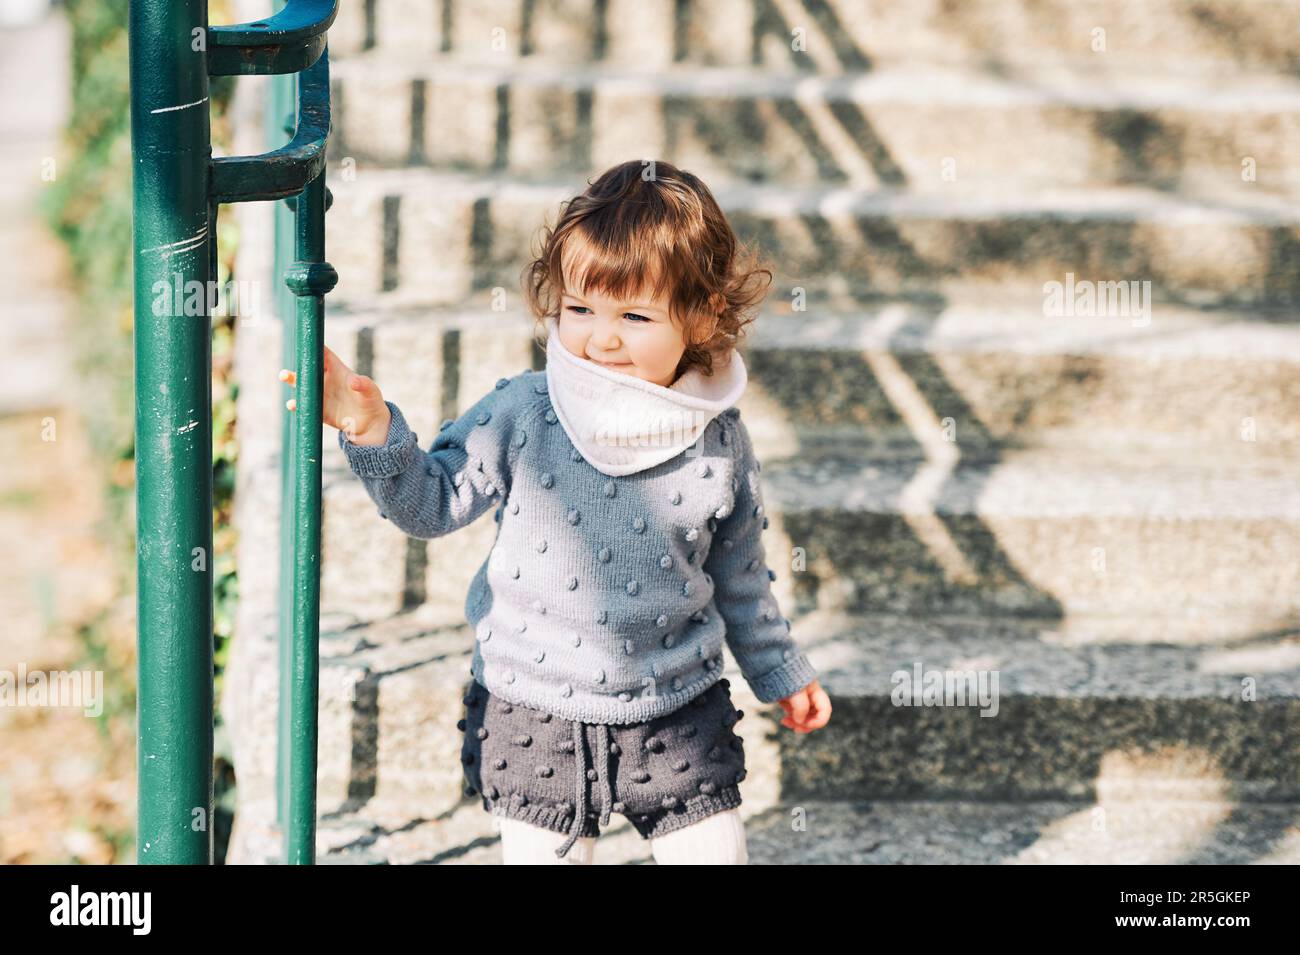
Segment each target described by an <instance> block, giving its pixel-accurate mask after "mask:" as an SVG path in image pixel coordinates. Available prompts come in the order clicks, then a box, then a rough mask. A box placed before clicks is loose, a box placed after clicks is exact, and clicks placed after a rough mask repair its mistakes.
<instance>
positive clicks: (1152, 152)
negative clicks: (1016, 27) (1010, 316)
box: [330, 8, 1300, 196]
mask: <svg viewBox="0 0 1300 955" xmlns="http://www.w3.org/2000/svg"><path fill="white" fill-rule="evenodd" d="M1298 9H1300V8H1298ZM331 79H332V84H333V109H334V126H333V133H332V136H331V139H330V160H331V161H332V162H337V161H341V160H343V159H345V158H349V159H352V160H354V161H356V162H357V163H361V164H365V165H366V166H368V167H370V166H376V165H378V166H403V165H408V164H411V165H417V166H425V165H432V166H437V167H439V168H444V169H461V170H464V171H468V172H478V173H489V172H500V171H505V172H508V173H509V174H511V175H512V176H515V177H518V178H520V179H523V180H531V181H537V180H545V179H547V178H554V177H564V176H569V175H572V174H574V173H575V172H581V173H584V174H590V175H595V174H598V173H599V172H600V171H602V170H604V169H606V168H608V167H609V166H611V165H614V164H615V163H618V162H622V161H623V160H625V159H627V158H628V157H635V156H641V157H646V158H651V157H653V158H657V159H664V160H668V161H670V162H673V163H676V164H677V165H679V166H682V167H683V168H686V169H689V170H690V171H691V172H694V173H695V174H697V175H699V176H701V177H702V178H703V179H704V180H705V181H706V182H708V183H709V184H710V185H711V186H718V185H721V184H723V183H725V182H728V181H731V180H738V181H741V182H750V181H754V182H758V181H770V182H777V183H780V184H781V185H782V186H783V187H788V186H793V185H799V186H811V185H840V186H851V187H855V188H873V189H879V188H886V189H900V188H904V187H905V188H907V189H908V190H911V191H917V192H926V193H935V194H940V195H952V194H955V193H960V192H961V191H963V190H967V189H972V188H975V189H978V188H981V187H983V188H995V189H996V188H1000V187H1005V185H1006V184H1008V183H1014V184H1015V188H1016V189H1017V191H1032V190H1034V189H1038V188H1089V187H1090V188H1099V187H1107V186H1115V185H1143V186H1148V187H1152V188H1159V189H1163V190H1178V191H1180V192H1182V193H1184V194H1202V195H1219V196H1232V195H1235V194H1238V193H1255V192H1261V191H1263V192H1291V193H1294V192H1295V191H1297V189H1298V188H1300V174H1297V173H1295V171H1294V170H1293V168H1292V166H1293V164H1292V163H1291V162H1290V144H1291V142H1292V140H1293V139H1294V136H1295V130H1296V127H1297V123H1300V82H1297V81H1296V80H1295V78H1294V77H1292V76H1270V75H1258V76H1242V77H1233V78H1230V79H1223V78H1217V77H1208V76H1205V77H1203V76H1195V77H1183V76H1171V75H1168V74H1164V73H1151V72H1142V73H1134V72H1132V71H1126V72H1125V73H1124V74H1122V75H1117V76H1109V75H1103V76H1102V77H1100V78H1099V77H1097V76H1096V75H1094V74H1093V73H1091V72H1088V71H1081V70H1078V69H1068V68H1062V67H1061V66H1060V65H1053V66H1052V67H1050V68H1040V69H1037V70H1030V71H1021V72H1018V73H1016V74H1014V75H1007V74H1003V73H989V72H984V71H981V70H979V69H976V68H973V67H965V68H962V67H959V66H954V65H951V64H947V63H945V64H942V65H938V64H929V63H919V62H908V63H904V64H899V65H886V66H882V67H879V68H876V69H872V70H871V71H869V72H865V73H861V74H854V75H842V76H821V75H813V76H800V75H788V74H779V73H771V72H766V71H763V70H761V69H754V68H744V67H735V68H717V67H689V66H685V67H677V68H675V69H673V70H672V71H668V72H663V73H648V72H646V70H645V69H643V68H635V67H632V66H619V65H612V66H600V67H592V66H580V67H574V66H571V65H568V64H560V63H554V62H548V61H540V62H539V61H536V60H532V59H525V60H523V61H519V62H512V63H509V64H504V65H503V64H500V63H494V62H493V61H492V60H491V59H486V60H480V61H477V62H473V63H461V62H456V61H453V60H447V59H445V58H442V57H429V56H425V55H420V56H418V57H415V56H405V57H403V56H401V55H394V54H393V52H392V51H391V50H388V49H377V50H373V51H370V52H368V53H365V54H362V55H359V56H356V57H353V58H351V59H345V60H343V61H341V62H340V63H338V64H337V65H336V66H332V68H331ZM1028 143H1032V144H1033V148H1031V149H1030V148H1025V147H1026V144H1028ZM1245 157H1250V160H1251V162H1252V163H1253V166H1254V175H1253V177H1252V178H1250V179H1249V180H1247V181H1243V159H1244V158H1245Z"/></svg>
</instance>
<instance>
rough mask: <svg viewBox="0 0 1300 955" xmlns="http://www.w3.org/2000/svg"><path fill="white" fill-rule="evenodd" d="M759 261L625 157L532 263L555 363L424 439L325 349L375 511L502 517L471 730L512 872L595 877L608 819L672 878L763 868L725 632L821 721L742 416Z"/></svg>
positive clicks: (697, 199) (687, 196)
mask: <svg viewBox="0 0 1300 955" xmlns="http://www.w3.org/2000/svg"><path fill="white" fill-rule="evenodd" d="M752 264H753V263H752V262H751V261H750V256H749V254H748V252H747V251H745V250H742V249H741V247H740V245H739V243H738V241H737V238H736V236H735V234H734V232H733V231H732V229H731V226H730V224H729V223H728V222H727V219H726V217H725V216H724V215H723V213H722V211H721V209H720V208H719V207H718V204H717V202H716V201H715V199H714V197H713V195H712V193H710V191H709V190H708V188H707V187H706V186H705V185H704V184H703V183H702V182H701V181H700V180H699V179H698V178H697V177H695V176H693V175H692V174H690V173H688V172H685V171H683V170H680V169H678V168H676V167H675V166H673V165H671V164H669V163H666V162H653V163H650V162H647V163H641V162H638V161H631V162H626V163H623V164H621V165H618V166H615V167H614V168H612V169H610V170H608V171H607V172H605V173H604V174H603V175H601V176H600V177H599V178H597V179H596V180H595V182H593V183H591V184H590V185H589V187H588V188H587V190H586V191H585V192H583V193H582V194H581V195H579V196H577V197H575V198H574V199H572V200H570V201H568V202H566V203H564V204H563V205H562V213H561V215H560V218H559V220H558V222H557V223H556V225H555V227H554V228H553V229H551V228H544V229H543V230H542V247H541V250H540V253H539V254H538V256H537V258H536V259H535V260H534V261H533V262H532V263H531V264H530V265H529V266H528V267H527V269H526V270H525V273H524V286H525V293H526V296H527V298H528V301H529V305H530V308H531V310H532V312H533V315H534V318H535V319H536V321H537V323H538V326H539V332H540V333H541V334H540V335H539V338H538V342H539V344H544V346H545V350H546V370H545V371H524V372H520V373H519V374H517V375H514V376H513V377H505V378H501V379H500V380H499V381H498V382H497V383H496V387H495V388H494V389H493V390H492V391H491V392H490V393H488V394H487V395H485V396H484V397H483V398H481V399H480V400H479V401H478V402H477V403H476V404H474V405H473V406H472V407H471V408H470V409H469V410H468V411H466V412H465V413H464V414H463V415H461V416H460V417H459V418H457V419H455V420H448V421H445V422H443V424H442V427H441V429H440V431H439V433H438V435H437V436H436V437H435V438H434V440H433V442H432V445H431V446H430V448H429V450H428V451H422V450H420V448H419V446H418V436H417V435H415V434H414V433H412V432H411V430H410V428H409V426H408V425H407V423H406V420H405V419H404V417H403V415H402V412H401V411H400V410H399V408H398V406H397V405H396V404H394V403H393V402H391V401H388V400H386V399H384V398H383V396H382V395H381V393H380V390H379V387H378V386H377V385H376V384H375V382H374V381H373V380H372V379H370V378H368V377H367V376H364V375H358V374H355V373H354V372H353V371H352V370H351V369H349V368H348V367H347V366H346V365H345V364H344V363H343V362H342V361H341V360H340V359H339V357H338V356H337V355H335V354H334V353H333V352H332V351H330V350H329V349H326V350H325V368H324V401H323V409H322V413H323V417H324V420H325V422H326V423H327V424H329V425H331V426H332V427H335V428H338V429H340V430H339V439H338V440H339V447H340V448H342V450H343V451H344V452H345V454H346V456H347V459H348V462H349V464H350V466H351V468H352V470H353V471H354V472H355V473H356V474H357V475H358V477H359V478H360V479H361V480H362V481H363V482H364V484H365V488H366V490H367V492H368V493H369V495H370V497H371V498H372V500H374V502H375V503H376V505H378V509H379V512H380V515H381V516H382V517H385V518H386V519H388V520H390V521H392V522H393V523H394V525H396V526H397V527H399V528H400V529H401V530H402V531H404V532H405V533H407V534H409V535H411V536H413V537H419V538H433V537H440V536H442V535H444V534H449V533H451V532H452V531H454V530H456V529H457V528H460V527H464V526H465V525H466V524H468V523H470V522H471V521H473V520H475V519H476V518H477V517H479V516H480V515H482V514H483V513H485V512H486V511H488V510H490V509H494V510H495V514H494V517H495V520H496V522H497V523H498V525H499V526H498V528H497V532H496V540H495V542H494V544H493V547H492V550H491V552H490V554H489V555H488V558H487V560H486V561H485V562H484V563H483V565H482V567H480V568H479V571H478V574H477V576H476V577H475V578H474V581H473V583H472V585H471V586H470V591H469V595H468V597H467V599H466V603H465V614H466V618H467V620H468V621H469V623H470V625H471V627H472V628H473V630H474V633H475V635H476V640H475V645H474V653H473V659H472V663H471V666H470V671H471V673H472V675H473V678H474V679H473V682H471V684H470V688H469V690H468V692H467V694H466V696H465V699H464V702H465V706H466V715H465V718H464V719H463V720H461V721H460V723H459V724H458V728H459V729H461V730H462V732H463V733H464V739H463V746H462V761H463V763H464V773H465V778H466V782H467V786H466V793H467V794H468V795H471V796H473V795H476V794H478V795H480V796H481V798H482V801H483V806H484V808H485V809H487V810H488V811H490V812H492V813H494V814H496V815H497V816H500V817H502V820H501V838H502V849H503V854H504V859H505V862H506V863H507V864H512V863H520V862H539V861H549V862H567V863H579V864H582V863H590V862H591V860H592V852H593V847H594V843H595V838H596V836H597V835H598V834H599V832H600V826H602V825H608V823H609V817H610V813H611V812H617V813H620V814H623V815H624V816H626V817H627V819H628V820H629V822H630V823H631V825H632V826H633V827H634V828H635V830H636V831H637V833H638V834H639V835H640V836H641V838H642V839H647V840H650V843H651V851H652V854H653V856H654V858H655V861H656V862H657V863H659V864H667V863H701V862H710V863H727V864H744V863H745V862H746V861H747V850H746V845H745V835H744V828H743V826H742V824H741V820H740V813H739V808H738V807H739V806H740V802H741V799H740V790H739V783H740V782H741V781H742V780H743V779H744V778H745V761H744V747H743V744H742V742H741V739H740V737H739V736H738V735H736V734H735V732H734V731H733V727H734V725H735V723H736V722H737V721H738V720H739V719H740V718H741V717H742V715H743V713H742V712H741V711H740V710H738V709H736V708H735V706H734V705H733V704H732V702H731V697H730V693H729V682H728V681H727V680H726V679H724V678H723V677H722V671H723V656H722V647H723V644H724V642H725V643H726V645H727V646H728V647H729V648H730V649H731V652H732V655H733V656H734V657H735V659H736V662H737V664H738V666H739V668H740V671H741V673H742V674H743V675H744V678H745V680H746V682H747V683H748V684H749V686H750V687H751V689H752V690H753V692H754V695H755V696H756V697H757V698H758V700H759V701H761V702H763V703H771V702H778V701H779V702H780V705H781V707H782V708H783V710H784V711H785V715H784V717H783V718H782V719H781V723H782V725H784V726H786V727H788V728H790V729H791V730H794V731H796V732H811V731H812V730H814V729H817V728H820V727H821V726H824V725H825V724H826V722H827V720H828V719H829V718H830V711H831V708H830V700H829V698H828V697H827V695H826V693H825V691H824V690H822V688H821V687H820V685H819V684H818V682H817V679H816V676H817V674H816V671H815V670H814V668H813V667H812V665H811V664H810V663H809V662H808V659H807V657H806V656H805V655H804V654H803V653H801V652H800V651H799V648H798V646H797V645H796V644H795V642H794V641H793V640H792V639H791V637H790V622H789V621H788V620H787V619H786V618H785V617H783V616H782V615H781V613H780V610H779V607H778V606H777V603H776V601H775V599H774V598H773V595H772V590H771V581H772V580H774V579H776V575H775V573H773V571H772V570H770V569H769V568H768V567H767V566H766V564H765V563H764V559H765V550H764V547H763V543H762V539H761V534H762V531H763V529H764V528H766V527H767V526H768V519H767V516H766V515H765V514H764V512H763V499H762V494H761V491H760V487H759V467H760V465H759V463H758V461H756V460H755V458H754V451H753V447H752V444H751V442H750V438H749V434H748V432H747V430H746V428H745V424H744V422H742V421H741V418H740V410H739V409H738V408H737V407H736V406H735V405H736V402H737V400H738V399H739V398H740V396H741V394H742V393H743V391H744V389H745V385H746V381H747V376H746V370H745V363H744V360H743V359H742V358H741V355H740V353H739V352H738V351H737V350H736V348H735V345H736V341H737V338H738V336H739V334H740V333H741V331H742V328H743V326H744V325H745V324H746V323H748V322H750V321H752V320H753V319H752V317H751V315H750V313H751V312H752V311H753V309H754V308H755V307H756V306H757V305H758V303H759V302H761V300H762V298H763V295H764V294H765V293H766V290H767V284H769V283H770V281H771V278H772V274H771V272H770V271H769V270H767V269H761V268H753V267H751V266H752ZM764 277H765V278H766V281H763V279H764ZM280 377H281V379H282V380H284V381H288V382H289V383H290V384H292V383H293V374H292V373H291V372H288V371H287V370H282V371H281V372H280ZM294 407H295V404H294V402H293V401H292V400H290V402H289V408H290V409H291V410H292V409H293V408H294ZM561 837H563V838H561Z"/></svg>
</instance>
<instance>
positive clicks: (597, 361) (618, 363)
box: [592, 358, 631, 368]
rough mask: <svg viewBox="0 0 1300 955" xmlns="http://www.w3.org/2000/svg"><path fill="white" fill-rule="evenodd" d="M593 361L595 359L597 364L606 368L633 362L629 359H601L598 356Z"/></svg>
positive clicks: (619, 366) (620, 366) (618, 366)
mask: <svg viewBox="0 0 1300 955" xmlns="http://www.w3.org/2000/svg"><path fill="white" fill-rule="evenodd" d="M592 361H594V362H595V363H596V364H597V365H604V366H605V367H606V368H622V367H623V366H624V365H630V364H631V362H628V361H600V360H599V359H596V358H593V359H592Z"/></svg>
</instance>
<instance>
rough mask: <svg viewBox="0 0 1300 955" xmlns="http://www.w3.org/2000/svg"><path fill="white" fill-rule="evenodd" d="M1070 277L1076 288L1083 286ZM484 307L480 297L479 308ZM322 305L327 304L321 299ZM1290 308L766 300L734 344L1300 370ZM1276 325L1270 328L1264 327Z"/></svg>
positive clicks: (356, 324) (510, 314) (490, 324)
mask: <svg viewBox="0 0 1300 955" xmlns="http://www.w3.org/2000/svg"><path fill="white" fill-rule="evenodd" d="M1084 280H1085V279H1084V277H1083V276H1078V277H1076V281H1077V282H1082V281H1084ZM487 299H488V296H487V294H486V293H485V294H484V300H485V303H486V300H487ZM326 304H327V306H328V304H329V301H328V299H327V300H326ZM327 315H328V318H329V321H330V323H331V325H332V326H333V328H334V329H338V330H343V329H346V330H348V331H349V332H351V331H355V330H359V329H362V328H371V329H374V330H376V331H377V332H381V333H382V330H383V329H384V328H385V327H388V328H404V327H408V326H413V325H423V326H428V328H429V333H430V334H438V333H440V332H446V331H453V330H460V331H478V330H481V329H483V328H485V327H486V328H494V329H499V330H500V331H501V332H502V333H503V334H509V333H517V334H519V335H526V336H531V334H532V332H533V329H534V324H533V317H532V315H531V313H530V312H528V311H526V310H525V309H523V308H522V307H519V306H515V307H511V308H507V309H504V310H501V311H498V310H494V309H492V308H490V307H486V305H485V307H483V308H474V307H465V306H429V307H420V306H411V305H409V304H396V305H393V306H392V307H384V306H382V305H381V306H378V307H367V308H361V309H357V308H354V307H353V306H351V305H341V306H338V307H335V308H330V309H329V310H328V312H327ZM1294 315H1295V313H1294V311H1292V310H1289V309H1280V308H1275V309H1257V310H1249V309H1242V308H1233V309H1198V308H1193V307H1188V306H1183V305H1177V304H1164V303H1160V304H1158V305H1157V306H1156V307H1155V308H1153V314H1152V317H1151V318H1150V322H1149V324H1146V325H1143V324H1138V323H1135V322H1133V321H1132V320H1130V319H1128V318H1119V317H1115V318H1107V317H1100V318H1097V317H1073V316H1059V317H1049V316H1045V315H1044V314H1043V303H1042V301H1041V300H1039V301H1037V302H1033V301H1026V300H1024V299H1023V298H1014V297H1009V298H1008V299H1007V300H1006V301H1004V302H990V301H988V300H977V301H963V300H962V299H960V298H957V299H954V300H952V301H947V302H936V303H933V304H931V303H926V302H923V301H908V300H906V299H897V298H885V299H881V300H876V301H863V302H853V301H850V300H846V299H844V298H836V297H832V298H828V299H826V300H817V299H813V300H812V301H810V302H808V304H807V307H806V309H804V310H803V311H795V310H793V309H792V308H791V307H790V305H789V304H788V303H786V302H784V301H781V302H773V295H772V294H769V297H768V300H767V301H766V302H765V303H764V304H763V305H762V306H760V308H759V310H758V312H757V313H756V318H755V320H754V322H753V323H752V324H751V325H749V326H747V331H746V334H745V335H744V336H742V339H741V345H740V348H741V351H742V353H743V352H745V351H746V350H773V351H775V350H790V349H797V350H802V351H826V352H844V351H889V352H917V353H927V354H933V353H939V352H942V353H968V352H969V353H1002V352H1011V353H1016V354H1041V355H1053V356H1059V355H1062V354H1070V355H1090V356H1091V355H1113V356H1118V357H1124V358H1136V359H1167V358H1170V357H1182V358H1195V359H1207V358H1209V359H1223V360H1266V361H1281V362H1300V322H1295V321H1293V318H1294ZM1269 319H1277V320H1269Z"/></svg>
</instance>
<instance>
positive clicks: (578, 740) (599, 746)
mask: <svg viewBox="0 0 1300 955" xmlns="http://www.w3.org/2000/svg"><path fill="white" fill-rule="evenodd" d="M588 725H590V726H594V727H595V729H596V750H597V751H598V752H599V753H600V769H599V770H597V769H596V768H594V767H592V768H591V769H588V768H587V764H586V760H585V758H584V750H585V749H586V746H585V745H584V742H583V740H584V735H583V727H585V726H588ZM573 754H574V758H575V759H576V760H577V771H576V772H575V773H574V774H573V775H574V777H575V778H576V779H577V782H578V791H577V799H576V800H575V801H576V803H577V809H576V810H575V811H574V814H573V826H572V828H571V829H570V830H569V837H568V838H567V839H565V840H564V842H563V844H562V845H561V846H560V847H559V848H558V849H556V850H555V855H556V856H557V857H558V858H561V859H563V858H564V857H565V855H566V854H568V851H569V849H571V848H572V847H573V844H574V843H575V842H576V841H577V840H578V834H579V833H580V832H581V831H582V826H583V824H584V823H585V822H586V821H587V780H588V779H592V780H595V779H599V780H600V784H601V788H600V796H599V801H600V825H602V826H607V825H609V814H610V812H611V811H612V807H613V802H614V793H613V790H612V789H611V788H610V785H609V727H608V726H607V725H606V724H604V723H591V724H587V723H581V722H578V721H576V720H575V721H574V723H573ZM593 774H594V775H593Z"/></svg>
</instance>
